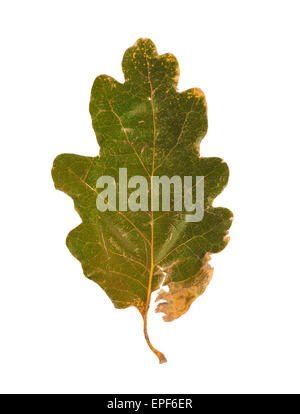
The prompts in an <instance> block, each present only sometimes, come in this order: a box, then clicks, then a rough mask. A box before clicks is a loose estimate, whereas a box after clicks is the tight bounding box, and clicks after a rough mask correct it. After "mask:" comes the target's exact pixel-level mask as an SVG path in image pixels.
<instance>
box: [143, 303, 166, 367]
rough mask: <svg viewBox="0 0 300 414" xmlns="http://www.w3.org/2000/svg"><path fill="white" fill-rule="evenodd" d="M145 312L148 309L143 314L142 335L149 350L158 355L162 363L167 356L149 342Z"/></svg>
mask: <svg viewBox="0 0 300 414" xmlns="http://www.w3.org/2000/svg"><path fill="white" fill-rule="evenodd" d="M147 314H148V310H147V311H146V313H145V316H144V335H145V339H146V342H147V344H148V346H149V348H150V349H151V351H152V352H154V354H155V355H156V356H157V357H158V359H159V363H160V364H163V363H164V362H167V358H166V357H165V356H164V354H163V353H162V352H160V351H158V350H157V349H156V348H154V346H153V345H152V344H151V342H150V339H149V335H148V331H147Z"/></svg>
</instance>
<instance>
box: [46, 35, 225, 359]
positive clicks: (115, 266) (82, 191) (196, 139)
mask: <svg viewBox="0 0 300 414" xmlns="http://www.w3.org/2000/svg"><path fill="white" fill-rule="evenodd" d="M122 68H123V72H124V76H125V82H124V83H119V82H118V81H116V80H115V79H113V78H111V77H109V76H106V75H101V76H99V77H97V78H96V80H95V82H94V84H93V87H92V92H91V100H90V114H91V117H92V123H93V128H94V131H95V134H96V137H97V141H98V143H99V146H100V147H101V150H100V151H99V155H97V156H95V157H87V156H80V155H75V154H62V155H59V156H58V157H57V158H56V159H55V161H54V165H53V169H52V177H53V180H54V183H55V187H56V188H57V189H58V190H61V191H64V192H65V193H66V194H68V195H69V196H70V197H72V199H73V200H74V205H75V209H76V211H77V212H78V213H79V215H80V217H81V219H82V223H81V224H80V225H79V226H78V227H76V228H75V229H73V230H72V231H71V232H70V233H69V235H68V237H67V246H68V248H69V250H70V252H71V253H72V254H73V255H74V256H75V257H76V258H77V259H78V260H79V261H80V262H81V265H82V268H83V272H84V274H85V276H86V277H88V278H89V279H91V280H93V281H94V282H96V283H98V284H99V285H100V286H101V288H102V289H104V291H105V292H106V293H107V295H108V296H109V298H110V299H111V301H112V302H113V304H114V306H115V307H116V308H127V307H129V306H135V307H136V308H137V309H138V310H139V312H140V313H141V315H142V318H143V321H144V335H145V339H146V341H147V343H148V345H149V347H150V348H151V350H152V351H153V352H154V353H155V354H156V355H157V356H158V358H159V361H160V362H161V363H162V362H166V358H165V356H164V355H163V354H162V353H161V352H160V351H158V350H157V349H156V348H154V346H153V345H152V344H151V342H150V340H149V336H148V331H147V314H148V310H149V304H150V299H151V294H152V292H154V291H156V290H158V289H160V291H159V293H158V297H157V301H159V304H158V306H157V309H156V311H158V312H163V313H164V314H165V315H164V320H165V321H172V320H174V319H176V318H178V317H180V316H181V315H183V314H184V313H186V312H187V310H188V309H189V307H190V305H191V303H192V302H193V301H194V300H195V299H196V298H197V297H198V296H199V295H201V294H202V293H203V292H204V290H205V289H206V286H207V285H208V283H209V281H210V279H211V277H212V270H213V269H212V268H211V266H210V265H209V264H208V262H209V260H210V255H211V254H212V253H217V252H219V251H221V250H222V249H223V248H224V247H225V246H226V244H227V242H228V237H226V235H227V231H228V229H229V227H230V225H231V221H232V213H231V212H230V211H229V210H228V209H225V208H220V207H218V208H215V207H213V206H212V203H213V200H214V198H215V197H216V196H217V195H218V194H219V193H220V192H221V191H222V190H223V188H224V187H225V185H226V184H227V181H228V174H229V173H228V167H227V165H226V164H225V162H224V161H223V160H222V159H220V158H214V157H210V158H204V157H201V156H200V142H201V140H202V139H203V137H204V136H205V134H206V131H207V115H206V113H207V108H206V101H205V97H204V94H203V92H202V91H201V90H200V89H198V88H193V89H189V90H187V91H184V92H178V91H177V82H178V77H179V68H178V63H177V60H176V58H175V57H174V56H173V55H172V54H169V53H167V54H164V55H158V54H157V51H156V48H155V45H154V44H153V42H152V41H151V40H149V39H139V40H138V41H137V42H136V43H135V45H134V46H133V47H131V48H129V49H128V50H127V51H126V52H125V55H124V57H123V62H122ZM121 168H127V174H128V179H129V178H131V177H133V176H137V175H138V176H144V177H146V178H147V180H148V181H149V185H150V184H151V182H152V179H153V176H160V177H161V176H163V175H165V176H167V177H173V176H179V177H184V176H192V177H196V176H203V177H204V189H205V190H204V200H203V203H204V216H203V218H202V220H201V221H199V222H187V221H186V220H185V215H186V212H181V211H151V209H149V210H150V211H130V210H128V211H120V210H117V211H105V212H100V211H99V209H98V208H97V206H96V200H97V196H98V194H99V192H100V190H99V189H98V188H97V186H96V183H97V180H98V178H99V177H101V176H104V175H105V176H112V177H114V178H115V181H116V185H117V191H118V190H119V188H120V183H119V181H118V172H119V170H120V169H121ZM118 195H119V196H121V194H118ZM172 202H174V194H173V193H172V194H171V203H172Z"/></svg>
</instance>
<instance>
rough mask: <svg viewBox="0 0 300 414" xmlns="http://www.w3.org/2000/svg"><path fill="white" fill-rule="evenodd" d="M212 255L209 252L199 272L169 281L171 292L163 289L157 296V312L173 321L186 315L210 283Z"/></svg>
mask: <svg viewBox="0 0 300 414" xmlns="http://www.w3.org/2000/svg"><path fill="white" fill-rule="evenodd" d="M209 260H210V255H209V254H208V253H207V254H206V255H205V256H204V259H203V265H202V267H201V269H200V270H199V272H198V274H196V275H194V276H193V277H191V278H189V279H187V280H183V281H181V282H170V283H168V286H169V292H166V291H165V290H163V289H161V290H160V292H159V293H158V296H157V298H156V302H159V301H161V300H162V301H164V302H161V303H159V304H158V305H157V307H156V310H155V312H163V313H165V315H164V316H163V319H164V320H165V321H166V322H171V321H173V320H174V319H177V318H179V317H180V316H181V315H184V314H185V313H186V312H187V311H188V310H189V308H190V306H191V304H192V303H193V302H194V300H195V299H197V297H198V296H200V295H202V293H203V292H204V291H205V289H206V287H207V285H208V284H209V282H210V280H211V278H212V274H213V268H212V267H211V266H210V265H209V264H208V262H209Z"/></svg>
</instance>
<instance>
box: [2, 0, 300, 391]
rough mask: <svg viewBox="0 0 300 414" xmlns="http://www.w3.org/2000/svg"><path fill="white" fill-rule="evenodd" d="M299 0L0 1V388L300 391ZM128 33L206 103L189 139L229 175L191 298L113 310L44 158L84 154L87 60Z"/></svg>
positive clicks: (88, 148)
mask: <svg viewBox="0 0 300 414" xmlns="http://www.w3.org/2000/svg"><path fill="white" fill-rule="evenodd" d="M299 5H300V3H299V1H289V0H284V1H274V0H272V1H266V0H259V1H255V0H251V1H241V0H237V1H230V0H227V1H216V0H210V1H199V0H197V1H189V0H186V1H175V0H172V1H166V0H164V1H154V0H153V1H151V2H149V1H147V2H146V1H142V0H139V1H129V0H128V1H113V0H110V1H105V2H104V1H103V2H102V1H99V0H98V1H89V0H86V1H74V0H72V1H67V0H60V1H53V0H52V1H30V0H28V1H26V2H25V1H13V0H12V1H2V2H1V6H0V16H1V17H0V19H1V21H0V30H1V33H0V35H1V66H0V70H1V77H0V83H1V85H0V87H1V90H0V100H1V108H0V113H1V122H0V129H1V131H0V133H1V162H0V168H1V176H0V180H1V204H0V208H1V223H0V229H1V230H0V231H1V233H0V234H1V263H0V392H10V393H14V392H21V393H29V392H30V393H32V392H34V393H41V392H46V393H52V392H58V393H66V392H71V393H79V392H80V393H81V392H82V393H152V392H156V393H253V392H255V393H256V392H258V393H266V392H271V393H279V392H283V393H287V392H297V393H298V392H300V378H299V375H300V353H299V347H300V330H299V317H300V299H299V296H300V272H299V258H300V254H299V237H300V235H299V230H300V228H299V227H300V226H299V189H300V187H299V149H300V148H299V140H300V119H299V110H300V105H299V100H300V81H299V79H300V58H299V39H300V26H299V11H300V10H299V7H300V6H299ZM139 37H150V38H151V39H152V40H153V41H154V42H155V43H156V45H157V48H158V52H159V53H165V52H172V53H174V54H175V56H176V57H177V58H178V60H179V64H180V70H181V77H180V82H179V90H180V91H182V90H185V89H187V88H190V87H194V86H197V87H200V88H201V89H202V90H203V91H204V92H205V94H206V98H207V103H208V119H209V130H208V134H207V136H206V138H205V140H204V141H203V143H202V147H201V153H202V155H204V156H220V157H222V158H224V159H225V161H226V162H227V163H228V165H229V167H230V172H231V176H230V181H229V185H228V186H227V187H226V189H225V190H224V192H223V193H222V195H221V196H219V197H218V199H216V202H215V206H225V207H229V208H230V209H231V210H232V211H233V212H234V222H233V225H232V228H231V230H230V236H231V241H230V243H229V245H228V246H227V248H226V249H225V250H224V251H223V252H221V253H219V254H218V255H214V256H213V257H212V261H211V264H212V265H213V266H214V268H215V271H214V277H213V279H212V282H211V284H210V285H209V287H208V288H207V290H206V292H205V293H204V295H203V296H201V297H200V298H198V299H197V301H196V302H195V303H194V304H193V305H192V307H191V309H190V311H189V312H188V313H187V314H186V315H184V316H183V317H181V318H180V319H178V320H177V321H174V322H172V323H169V324H168V323H165V322H163V321H162V319H161V316H160V315H159V314H154V313H153V312H151V314H150V321H149V325H150V326H149V330H150V336H151V339H152V342H153V344H154V345H155V346H157V347H158V348H159V349H160V350H162V351H163V352H164V353H165V354H166V356H167V357H168V363H167V364H163V365H159V364H158V361H157V359H156V357H155V356H154V355H153V354H152V353H151V351H150V350H149V349H148V347H147V345H146V343H145V341H144V338H143V332H142V319H141V317H140V316H139V314H138V313H137V311H136V309H134V308H129V309H127V310H116V309H115V308H114V307H113V305H112V303H111V301H110V300H109V298H108V297H107V296H106V295H105V294H104V292H103V291H102V290H101V289H100V288H99V287H98V286H97V285H96V284H94V283H93V282H91V281H89V280H88V279H86V278H85V277H84V276H83V273H82V270H81V266H80V263H79V262H78V261H77V260H76V259H75V258H74V257H73V256H71V254H70V253H69V251H68V249H67V248H66V246H65V238H66V235H67V233H68V232H69V231H70V230H71V229H72V228H74V227H75V226H77V225H78V224H79V223H80V219H79V216H78V215H77V213H76V212H75V210H74V209H73V202H72V200H71V199H70V198H69V197H68V196H66V195H65V194H64V193H61V192H58V191H56V190H55V189H54V186H53V183H52V180H51V174H50V170H51V166H52V161H53V159H54V158H55V156H56V155H58V154H60V153H63V152H70V153H76V154H82V155H91V156H94V155H96V154H97V153H98V149H99V148H98V145H97V143H96V139H95V135H94V133H93V130H92V126H91V121H90V116H89V112H88V105H89V96H90V89H91V86H92V83H93V81H94V78H95V77H96V76H97V75H99V74H101V73H105V74H108V75H111V76H113V77H115V78H116V79H117V80H119V81H123V75H122V71H121V59H122V56H123V53H124V51H125V49H126V48H127V47H129V46H131V45H132V44H133V43H134V42H135V41H136V40H137V39H138V38H139Z"/></svg>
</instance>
